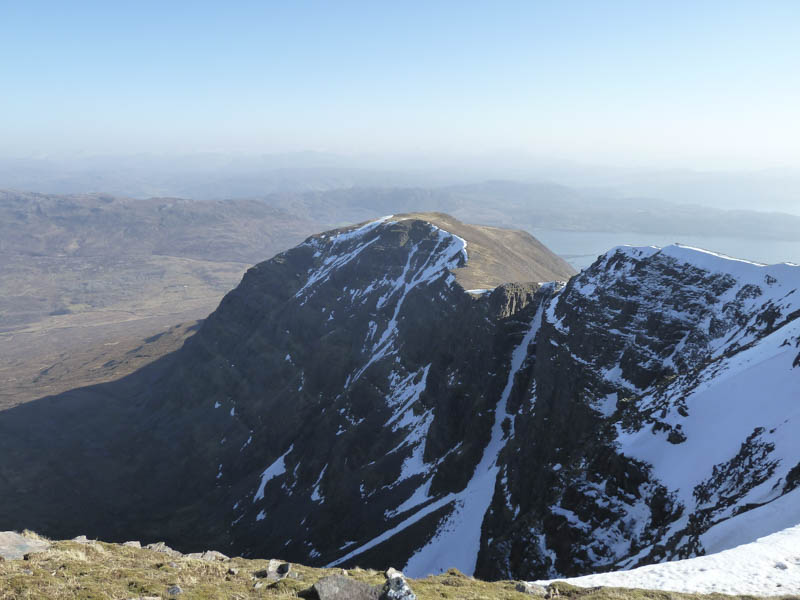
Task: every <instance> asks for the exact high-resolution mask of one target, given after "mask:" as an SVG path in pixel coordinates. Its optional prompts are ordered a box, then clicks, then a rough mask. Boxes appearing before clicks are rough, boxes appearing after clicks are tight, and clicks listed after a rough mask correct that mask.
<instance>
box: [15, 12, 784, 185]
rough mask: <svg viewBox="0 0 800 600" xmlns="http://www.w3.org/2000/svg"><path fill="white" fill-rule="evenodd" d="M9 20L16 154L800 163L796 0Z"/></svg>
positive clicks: (659, 165) (699, 166) (709, 165)
mask: <svg viewBox="0 0 800 600" xmlns="http://www.w3.org/2000/svg"><path fill="white" fill-rule="evenodd" d="M0 17H2V18H0V49H2V50H3V54H4V56H6V57H12V59H11V60H6V61H4V62H3V63H2V65H0V76H2V78H3V81H4V87H5V89H6V93H5V94H3V95H2V97H0V129H1V130H2V131H3V136H2V139H0V156H2V157H4V158H5V159H19V158H41V157H55V158H56V159H58V160H64V159H67V160H69V159H73V158H76V157H77V158H81V157H92V156H94V157H102V156H107V155H116V156H130V155H137V154H141V153H144V154H148V155H153V156H164V157H168V158H169V157H175V156H185V155H197V154H203V153H220V154H230V155H239V156H259V155H262V154H269V155H274V154H291V153H302V152H307V151H312V152H314V153H322V154H332V155H337V156H346V157H351V158H357V159H358V160H361V161H366V162H372V163H375V164H377V165H378V166H379V165H380V164H384V165H391V164H400V163H405V164H414V163H417V164H431V163H433V164H438V165H440V166H441V165H446V164H447V163H456V164H461V165H463V164H468V163H480V162H481V161H489V162H491V161H492V160H495V161H497V160H502V157H522V159H521V160H522V162H524V161H525V160H539V161H542V160H552V161H556V162H558V161H568V162H575V163H578V164H590V165H608V166H609V167H613V168H637V169H638V168H644V169H656V170H661V169H676V168H678V169H693V170H699V171H709V170H713V171H719V170H723V171H731V170H733V171H742V170H744V171H759V170H763V169H773V168H789V169H798V168H800V120H798V119H797V118H796V106H798V105H800V81H799V80H798V78H797V77H796V73H797V71H798V66H799V65H798V62H800V61H798V59H800V47H798V45H797V44H796V39H795V35H794V33H795V32H794V24H795V23H797V22H798V18H800V4H797V3H795V2H791V1H788V0H784V1H774V2H770V3H767V4H760V5H759V4H754V3H750V2H740V1H733V2H721V1H717V0H713V1H706V2H687V1H680V2H670V3H641V2H633V1H623V0H619V1H614V2H605V3H596V2H589V1H576V2H570V3H546V2H502V3H497V4H491V5H488V4H482V3H460V2H450V1H447V2H439V3H435V4H433V5H431V4H430V3H419V2H412V3H403V4H402V5H396V6H391V5H385V4H381V5H380V6H379V5H375V4H373V3H363V2H343V3H338V4H336V5H335V6H334V5H330V4H327V3H323V2H297V3H291V4H290V3H276V2H267V3H260V2H243V3H237V5H236V6H235V7H226V6H223V5H220V4H217V3H208V2H200V3H191V4H181V3H168V4H164V3H154V2H140V3H136V4H135V5H128V6H123V5H121V4H118V3H111V4H109V3H96V2H78V3H71V4H69V5H65V4H61V3H57V2H46V1H42V2H30V3H25V4H17V5H14V6H10V5H6V6H5V7H4V8H2V9H0ZM0 183H2V182H0Z"/></svg>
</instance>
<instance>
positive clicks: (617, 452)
mask: <svg viewBox="0 0 800 600" xmlns="http://www.w3.org/2000/svg"><path fill="white" fill-rule="evenodd" d="M798 293H800V267H796V266H790V265H775V266H772V267H764V266H760V265H755V264H752V263H747V262H743V261H737V260H733V259H730V258H727V257H722V256H718V255H714V254H711V253H708V252H705V251H701V250H698V249H693V248H687V247H682V246H671V247H668V248H664V249H657V248H628V247H625V248H617V249H614V250H612V251H610V252H608V253H607V254H606V255H604V256H601V257H600V258H599V259H598V261H597V262H596V263H595V264H594V265H593V266H592V267H591V268H589V269H587V270H585V271H583V272H582V273H581V274H579V275H577V276H576V277H574V278H572V279H571V280H570V282H569V283H568V284H567V285H566V287H565V288H564V289H563V290H562V291H561V292H560V293H559V294H558V295H557V296H555V297H554V298H553V299H552V300H551V301H550V302H549V303H548V305H547V309H546V310H545V312H544V319H543V323H542V326H541V330H540V335H539V336H538V338H537V340H536V344H535V348H533V349H532V350H531V352H530V354H529V362H530V363H531V366H530V370H529V373H530V375H529V377H528V378H527V379H526V380H525V382H524V384H523V382H520V385H521V386H523V385H524V387H525V392H524V393H523V401H522V402H521V404H520V411H519V413H518V414H517V416H516V427H515V430H516V432H517V436H516V439H514V440H513V441H511V443H510V444H509V447H508V449H507V454H506V455H505V462H506V465H505V475H506V479H505V480H503V481H502V482H501V484H502V485H500V486H499V487H498V493H497V494H496V497H495V502H494V503H493V506H492V513H491V523H492V525H491V527H490V530H489V533H488V535H489V536H490V537H491V538H492V544H489V546H488V548H486V551H485V553H484V554H483V555H482V558H481V563H480V565H481V567H480V568H482V569H483V570H485V571H489V572H491V573H492V574H493V575H494V576H501V575H502V576H504V575H512V574H516V575H521V574H523V573H534V574H535V575H536V576H540V577H548V576H556V575H557V574H563V575H572V574H577V573H585V572H588V571H592V570H603V569H606V568H612V567H630V566H635V565H638V564H644V563H646V562H653V561H660V560H665V559H673V558H678V557H681V558H683V557H688V556H693V555H696V554H702V553H705V552H711V551H717V550H720V549H723V548H726V547H730V546H731V545H733V544H734V543H746V542H750V541H753V540H754V539H755V538H756V537H758V535H760V534H764V533H772V532H773V531H776V530H777V529H780V528H781V527H785V526H789V525H792V524H795V523H796V522H800V508H794V509H791V508H789V509H788V512H783V520H779V522H776V523H773V522H772V519H771V518H770V517H769V516H764V517H758V516H756V515H758V514H761V515H769V513H771V512H774V511H773V510H772V509H771V508H769V507H768V505H770V503H772V502H773V501H777V500H778V499H780V498H781V497H782V496H783V495H785V494H787V493H789V492H791V491H792V490H793V489H794V487H795V486H796V483H792V482H793V481H794V479H795V478H796V475H795V476H793V475H792V473H796V472H797V467H796V465H797V462H798V460H799V459H800V442H798V441H796V440H797V436H796V435H795V433H796V431H797V426H798V423H797V419H798V418H799V417H800V412H798V411H800V404H798V402H800V370H798V369H797V368H796V367H797V364H798V363H797V360H796V355H797V352H798V350H797V346H798V345H799V344H800V320H797V317H798V316H800V310H798V309H800V297H798V296H797V294H798ZM796 500H797V499H795V504H796ZM782 502H786V503H787V504H785V505H783V504H782V506H786V507H789V506H792V505H791V503H790V501H788V500H782ZM760 506H764V508H763V509H759V510H761V512H760V513H759V511H758V510H754V509H757V508H758V507H760ZM774 506H777V504H775V505H773V507H774ZM785 510H787V509H786V508H782V509H781V511H785ZM748 511H753V512H748ZM745 520H746V521H747V523H748V525H747V526H745V525H738V524H737V523H744V522H745ZM784 523H786V524H784ZM753 524H754V525H753ZM737 530H738V535H734V534H733V532H736V531H737Z"/></svg>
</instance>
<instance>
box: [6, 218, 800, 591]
mask: <svg viewBox="0 0 800 600" xmlns="http://www.w3.org/2000/svg"><path fill="white" fill-rule="evenodd" d="M392 219H393V218H392V217H388V218H385V219H383V220H379V221H374V222H371V223H367V224H361V225H360V226H355V227H352V228H345V229H340V230H334V231H332V232H328V233H326V234H320V235H318V236H312V237H311V238H308V239H307V240H306V241H305V242H303V243H302V244H301V245H300V246H298V247H296V248H294V249H292V250H289V251H286V252H282V253H280V254H278V255H276V256H275V257H274V258H273V259H271V260H270V261H266V262H264V263H260V264H259V265H257V266H256V267H253V268H251V269H250V270H248V272H247V273H246V274H245V277H244V278H243V280H242V283H241V284H240V285H239V286H238V287H237V288H236V289H235V290H234V291H232V292H231V293H230V294H228V295H227V296H226V297H225V299H224V300H223V301H222V303H221V304H220V306H219V307H218V309H217V310H216V311H215V312H214V313H213V314H212V315H211V316H209V318H208V319H206V320H205V321H204V323H203V325H202V326H201V328H200V330H199V331H198V332H197V334H196V335H195V336H193V337H191V338H190V339H189V340H188V341H187V342H186V343H185V344H184V347H183V349H182V350H180V351H179V352H178V353H176V354H174V355H170V356H168V357H165V359H163V360H161V361H156V363H154V364H153V365H150V366H149V367H148V368H147V369H145V370H144V371H143V372H142V373H141V374H138V375H136V376H135V377H133V376H129V377H128V378H126V380H125V381H124V383H116V384H107V385H106V386H100V387H99V388H97V389H95V390H91V393H92V394H93V396H92V397H93V398H94V399H93V400H91V401H89V400H86V396H82V395H81V394H82V393H83V394H86V393H88V392H86V391H84V392H81V391H75V392H73V393H72V395H71V396H70V394H67V395H62V396H61V397H60V398H54V399H49V400H48V401H47V402H46V403H45V404H46V405H47V406H48V409H49V410H54V411H55V413H57V414H59V415H60V416H61V417H63V418H62V419H60V420H59V425H60V426H61V427H64V428H67V429H69V427H71V426H72V425H73V424H74V423H75V419H77V418H79V417H78V415H79V414H80V415H81V416H83V417H84V418H86V415H87V414H89V417H88V422H83V421H82V422H81V423H80V425H75V426H76V429H77V431H78V432H83V431H93V432H95V434H94V435H95V436H96V438H95V439H93V440H92V441H91V443H88V444H87V442H86V441H80V440H78V439H75V437H73V436H74V435H75V432H69V431H68V432H67V433H61V435H60V436H59V435H54V436H53V438H52V439H50V440H49V442H48V443H49V444H51V446H52V445H53V444H55V446H56V448H58V447H63V448H64V449H65V451H66V452H65V454H64V456H63V457H61V458H60V459H57V460H56V463H55V465H49V466H48V468H49V469H51V473H52V475H51V480H50V481H48V482H47V485H48V486H49V488H48V489H52V492H48V497H49V498H50V500H48V501H53V500H54V498H55V494H56V493H55V489H56V488H58V487H59V486H60V485H63V484H64V483H65V482H67V481H76V480H78V481H85V482H95V484H97V487H96V488H92V486H91V485H89V484H87V485H86V487H85V488H81V489H80V490H76V491H79V494H78V496H72V495H68V496H66V497H60V498H59V500H60V502H61V504H62V506H66V507H69V506H74V508H72V509H67V510H65V514H66V518H65V519H62V522H61V523H59V524H56V523H53V522H52V520H49V521H48V519H47V518H46V516H45V515H46V514H47V512H48V504H47V502H48V501H45V502H42V501H41V499H38V500H37V502H38V506H37V505H36V504H35V503H34V504H31V500H32V498H31V497H30V495H28V496H25V495H24V494H23V496H24V497H20V498H19V499H18V502H19V504H16V505H14V502H12V501H9V502H8V503H7V506H6V507H5V508H6V509H7V511H6V514H5V515H4V517H3V518H4V519H5V521H0V528H3V527H5V526H7V525H8V523H12V522H13V523H15V524H16V526H17V527H19V526H20V525H19V523H20V522H22V523H24V524H25V526H31V528H35V529H39V530H44V531H45V532H47V531H48V529H49V530H53V531H54V532H57V531H68V530H69V531H71V530H70V528H72V529H75V528H80V529H81V530H84V531H90V532H92V533H93V534H95V533H96V534H98V535H102V537H105V538H107V539H109V538H110V539H115V538H117V537H120V536H125V534H126V533H129V532H131V531H133V530H134V529H135V530H137V531H138V535H140V536H141V537H145V535H144V534H142V533H141V532H142V529H141V528H142V526H143V524H144V533H145V534H147V533H148V532H152V535H159V536H162V537H167V539H168V541H170V542H171V543H172V544H173V545H177V546H179V547H180V546H183V547H187V548H189V547H194V546H198V547H199V546H204V547H208V546H209V545H211V543H213V545H216V546H218V547H220V548H233V549H236V550H237V551H241V552H243V553H245V554H248V553H249V554H253V553H257V554H264V553H266V552H272V553H273V554H275V553H276V552H275V551H274V550H272V551H270V549H274V548H278V547H280V550H281V553H282V554H283V555H285V556H287V558H291V559H299V560H303V561H306V562H310V563H311V564H316V565H324V564H343V565H347V564H352V562H354V561H358V562H360V563H361V564H385V563H387V562H392V563H395V564H397V562H398V561H399V560H403V561H405V563H406V566H407V568H408V569H409V572H410V574H412V575H414V574H417V573H424V572H435V571H438V570H444V569H446V568H449V567H451V566H457V567H458V568H460V569H461V570H463V571H464V572H467V573H472V572H474V573H476V574H478V575H480V576H482V577H488V578H509V577H511V576H515V577H513V578H523V577H525V578H535V577H539V578H541V577H549V576H551V575H573V574H575V575H577V574H582V573H586V572H589V571H596V570H607V569H610V568H613V567H614V566H615V565H616V566H619V565H623V564H624V565H629V566H632V565H634V564H637V563H639V564H644V563H645V562H654V561H659V560H664V559H669V558H677V557H684V556H688V555H695V554H698V553H703V552H705V548H704V545H703V540H704V538H703V536H704V535H705V536H706V538H705V539H706V541H707V540H708V535H709V534H708V532H709V531H717V530H718V529H716V530H715V529H714V528H715V527H718V526H719V525H720V524H724V523H725V522H727V521H728V520H731V519H736V518H739V519H741V516H742V515H746V514H748V510H751V509H753V506H754V503H756V504H758V503H760V504H761V505H762V506H768V504H769V502H773V501H775V500H777V499H779V498H781V497H783V496H785V495H786V494H790V493H793V490H794V488H791V489H789V488H788V487H787V486H788V485H789V483H788V482H790V481H794V479H792V477H791V473H792V472H793V471H792V468H794V463H800V448H798V447H796V445H795V444H794V443H793V442H792V441H791V439H790V438H789V437H787V435H785V433H784V432H785V431H787V430H788V428H787V427H783V428H781V427H779V426H778V425H779V423H777V422H776V423H773V421H775V420H776V419H789V420H791V418H792V416H793V413H792V410H793V409H791V406H792V405H791V404H790V400H791V394H792V389H793V388H792V385H794V384H795V382H796V379H795V378H796V377H797V376H798V373H800V371H798V370H797V369H796V367H795V368H793V367H792V366H791V365H792V361H795V363H796V362H798V359H797V358H795V355H796V354H797V355H798V356H800V354H798V352H797V347H798V346H800V331H798V330H797V329H798V324H800V321H798V320H797V317H798V316H800V311H798V310H797V309H798V307H799V306H800V305H799V304H798V300H797V299H796V298H795V297H796V292H795V290H797V288H798V287H799V284H800V279H799V278H798V277H796V274H797V272H800V268H797V267H792V266H789V265H787V266H785V267H780V268H779V269H777V270H776V269H771V270H770V268H766V269H767V270H766V271H763V272H760V271H759V273H760V274H761V275H762V277H761V280H760V285H756V284H755V283H754V282H753V281H750V280H746V278H745V279H743V278H742V276H741V275H736V274H731V273H729V272H714V271H709V270H708V269H706V268H704V267H703V265H702V264H699V263H698V264H693V263H692V261H693V260H699V259H700V258H702V260H709V258H708V257H709V256H710V255H707V254H704V253H699V252H697V251H694V250H687V249H680V250H679V251H677V250H675V249H670V248H666V249H664V250H656V249H650V250H647V249H619V248H618V249H614V250H612V251H611V252H609V253H606V254H605V255H603V256H601V257H599V259H598V261H596V262H595V264H594V265H593V266H592V267H590V268H588V269H585V270H584V271H582V272H581V273H579V274H577V275H574V276H573V277H572V278H570V279H569V281H568V282H566V283H562V284H552V283H550V284H546V285H542V284H539V283H536V282H528V283H506V284H501V285H498V286H497V287H495V288H494V289H493V291H489V292H485V293H468V292H467V291H466V289H465V288H464V287H463V286H462V285H461V283H460V282H459V281H458V272H459V269H463V268H464V267H465V265H468V264H469V260H470V259H469V250H470V242H469V240H466V242H465V238H461V237H459V236H458V235H457V234H453V233H449V232H447V231H445V230H443V229H441V228H440V227H438V226H437V225H435V224H431V223H429V222H427V221H425V220H422V219H419V218H404V217H402V216H398V217H397V219H396V220H392ZM439 219H440V222H441V219H442V217H439ZM465 251H466V252H465ZM675 252H678V254H681V253H683V254H684V255H685V254H686V253H687V252H688V253H690V254H689V256H690V258H692V260H690V261H688V262H687V261H686V260H685V256H684V257H683V258H681V257H680V256H678V257H676V256H672V255H671V254H674V253H675ZM698 257H699V258H698ZM713 259H714V260H716V261H719V260H725V259H722V258H720V257H713ZM724 264H725V265H727V264H728V263H724ZM742 264H746V263H736V265H737V267H739V268H741V265H742ZM512 266H513V265H512ZM747 268H748V269H759V268H760V267H757V266H755V265H749V266H748V267H747ZM778 271H786V273H782V272H778ZM765 275H768V277H766V276H765ZM468 281H469V280H468ZM790 288H791V289H790ZM678 308H680V310H677V309H678ZM778 337H783V338H785V339H781V340H777V338H778ZM776 340H777V341H778V342H783V341H785V342H786V343H776ZM748 352H750V353H752V352H760V353H764V354H765V355H767V356H768V357H772V358H771V359H769V358H768V360H772V359H774V360H775V361H778V362H776V363H775V364H776V365H781V369H783V366H782V365H784V363H785V364H786V366H788V371H785V372H784V371H780V372H779V373H778V375H776V377H778V380H777V381H778V383H779V384H780V385H779V387H777V388H775V389H776V390H777V392H779V393H778V396H777V401H776V402H775V403H774V404H773V405H772V409H771V412H763V414H759V413H758V411H756V412H755V413H752V411H750V413H748V412H747V411H748V410H750V408H748V403H747V402H746V401H744V400H741V401H737V403H735V405H732V406H733V408H735V409H736V410H735V411H733V412H736V411H738V413H736V414H739V413H741V414H749V415H751V417H752V418H754V419H755V422H756V423H757V424H758V422H759V420H764V419H767V420H766V421H765V422H764V423H763V426H764V427H763V430H762V431H760V432H755V430H753V428H752V427H751V428H750V429H748V430H747V431H745V432H741V431H738V430H737V431H736V432H735V433H734V434H731V436H730V439H726V440H725V444H724V447H723V448H722V449H721V450H720V451H719V452H718V453H717V455H715V456H714V457H713V458H714V460H715V461H716V462H713V463H709V461H710V460H711V458H712V457H706V458H707V460H705V462H704V461H703V460H699V461H695V462H697V465H696V469H695V471H696V474H697V478H695V479H686V478H683V479H675V478H672V479H670V478H669V477H667V476H666V475H667V471H665V469H664V468H663V466H662V467H658V465H654V464H653V463H650V462H648V460H647V459H648V458H650V459H652V458H653V454H652V452H651V454H648V453H647V451H648V448H650V449H652V448H655V450H653V452H656V451H657V452H656V454H658V455H659V456H661V455H663V456H669V455H670V454H669V452H671V451H672V450H671V449H672V448H681V445H682V444H688V445H686V446H683V447H684V448H690V447H693V446H692V444H695V443H696V442H695V440H696V439H701V437H699V436H697V435H695V433H694V429H696V428H698V427H699V428H700V431H701V434H700V436H702V431H703V429H704V428H706V427H707V426H708V417H707V416H704V413H703V412H702V411H701V410H700V409H697V408H696V406H695V404H697V403H698V402H700V400H695V398H696V397H697V398H699V395H700V394H702V393H709V392H706V391H705V390H707V389H711V388H713V387H714V385H716V384H715V383H713V382H714V381H715V377H714V374H715V373H717V374H720V373H722V374H724V373H725V372H728V371H730V372H746V371H742V370H741V368H740V365H739V364H738V363H736V362H735V361H734V359H736V360H738V359H741V360H742V361H746V360H747V359H748V356H750V355H749V354H747V353H748ZM726 361H727V362H726ZM732 361H734V362H732ZM762 362H763V361H762ZM760 364H761V363H758V364H757V365H756V366H758V365H760ZM770 364H771V363H770ZM753 373H754V375H753V378H754V379H753V380H754V381H755V384H754V385H757V384H758V383H759V382H760V381H762V380H763V379H764V377H766V375H765V374H763V373H762V371H761V369H760V367H759V369H756V370H755V371H753ZM145 375H146V377H145ZM721 381H722V380H721ZM709 382H711V383H709ZM776 385H778V384H776ZM126 386H127V387H126ZM709 386H711V388H709ZM780 386H782V387H780ZM712 392H713V390H712ZM714 393H716V392H714ZM113 398H116V400H113V401H110V400H109V399H113ZM76 399H77V402H78V403H83V406H84V408H83V409H82V410H79V411H77V412H76V411H75V409H70V410H69V411H68V412H67V414H64V412H63V411H64V410H65V409H64V408H63V407H65V406H67V405H68V404H69V403H70V402H76ZM45 404H39V405H37V406H36V407H29V406H25V407H21V408H20V409H19V410H16V411H15V412H12V411H5V412H4V413H0V434H2V435H0V450H2V452H0V485H3V484H2V482H4V481H5V482H14V481H16V482H20V481H21V482H23V483H24V484H25V485H30V483H29V482H30V477H31V475H30V474H28V473H21V472H20V468H19V465H23V464H29V465H34V466H35V465H37V464H38V463H37V460H36V459H35V453H34V449H35V447H36V441H37V440H33V442H32V443H28V444H27V446H26V444H25V443H23V442H22V440H20V435H19V431H20V430H21V429H22V428H23V427H24V425H25V424H28V425H29V424H30V423H31V422H36V420H37V419H39V418H43V417H42V415H41V414H38V415H37V414H36V413H38V411H39V410H41V409H40V407H41V406H45ZM701 404H702V403H700V404H697V406H700V405H701ZM59 407H62V408H59ZM91 411H95V413H91ZM104 411H105V412H104ZM115 411H119V412H115ZM45 412H47V410H46V411H45ZM684 413H686V414H684ZM695 413H697V415H698V416H697V417H695V416H693V415H694V414H695ZM751 413H752V414H751ZM108 416H110V417H112V418H113V420H114V422H115V423H118V424H117V425H115V426H114V428H113V429H112V430H110V431H107V432H106V431H103V429H102V428H103V426H105V425H106V419H107V418H108ZM51 418H52V415H51ZM769 419H772V420H771V421H770V420H769ZM121 421H130V422H132V423H134V424H135V426H134V427H133V428H132V429H130V428H126V427H124V426H121V425H120V424H119V423H120V422H121ZM696 424H697V425H696ZM644 431H652V434H651V435H652V438H651V437H647V436H644V434H643V433H642V432H644ZM767 431H770V433H767ZM51 432H52V430H51ZM754 432H755V433H754ZM775 432H777V433H775ZM35 435H37V434H35ZM626 436H627V437H626ZM643 436H644V437H643ZM34 437H35V436H34ZM628 438H630V439H628ZM641 439H645V440H647V441H649V442H650V445H645V446H641V445H637V444H639V442H638V441H637V440H641ZM15 443H16V444H18V446H15ZM97 448H104V453H103V455H100V456H97V454H96V449H97ZM134 449H136V458H135V460H133V461H131V464H128V465H124V466H123V465H120V464H119V463H118V459H116V460H115V458H114V455H115V454H116V455H117V456H130V455H131V452H132V451H133V450H134ZM10 457H14V458H13V459H12V458H10ZM717 459H719V460H717ZM81 461H85V465H84V467H85V468H84V467H81V468H79V469H78V468H76V465H82V464H83V463H82V462H81ZM115 469H116V471H115ZM32 471H34V472H35V471H36V469H35V468H32ZM76 476H77V477H78V478H77V479H76ZM698 478H699V479H698ZM783 481H785V482H787V483H786V484H785V485H784V484H782V483H780V482H783ZM26 482H28V483H26ZM737 482H738V483H737ZM101 484H102V485H101ZM5 485H8V483H6V484H5ZM102 486H106V487H114V488H116V489H117V492H116V495H115V496H114V498H113V499H112V498H108V497H106V496H104V494H103V492H102V489H101V488H102ZM687 486H688V487H687ZM698 486H699V488H698ZM770 486H771V487H770ZM781 486H783V487H781ZM67 489H71V488H67ZM696 489H699V490H700V491H699V492H698V494H697V495H693V494H692V492H693V491H695V490H696ZM51 493H52V494H53V496H49V494H51ZM3 496H4V497H5V496H6V494H3ZM78 497H80V505H81V508H82V509H84V507H85V506H96V507H98V508H100V507H104V508H103V510H108V509H110V508H113V511H114V514H116V515H119V520H118V521H117V522H114V523H108V522H101V521H98V520H95V521H92V518H91V516H89V515H87V514H85V513H86V511H85V509H84V510H78V508H77V504H76V502H78ZM737 510H738V511H740V512H736V511H737ZM797 518H798V521H800V515H797ZM43 524H44V527H43ZM9 528H10V527H9ZM156 532H158V533H156ZM760 533H764V532H763V531H762V532H760ZM387 557H388V558H387ZM445 561H447V562H446V563H445Z"/></svg>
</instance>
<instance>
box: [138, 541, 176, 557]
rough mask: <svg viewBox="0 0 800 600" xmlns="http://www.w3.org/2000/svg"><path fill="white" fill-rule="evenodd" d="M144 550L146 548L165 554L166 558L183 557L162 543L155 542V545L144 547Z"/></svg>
mask: <svg viewBox="0 0 800 600" xmlns="http://www.w3.org/2000/svg"><path fill="white" fill-rule="evenodd" d="M145 548H147V549H148V550H155V551H156V552H161V553H163V554H166V555H167V556H174V557H177V556H183V554H181V553H180V552H178V551H177V550H173V549H172V548H170V547H169V546H167V545H166V544H165V543H164V542H156V543H155V544H147V546H145Z"/></svg>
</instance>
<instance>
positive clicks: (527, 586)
mask: <svg viewBox="0 0 800 600" xmlns="http://www.w3.org/2000/svg"><path fill="white" fill-rule="evenodd" d="M516 590H517V591H518V592H521V593H523V594H529V595H531V596H546V595H547V588H546V587H544V586H542V585H538V584H536V583H531V582H530V581H518V582H517V585H516Z"/></svg>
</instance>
